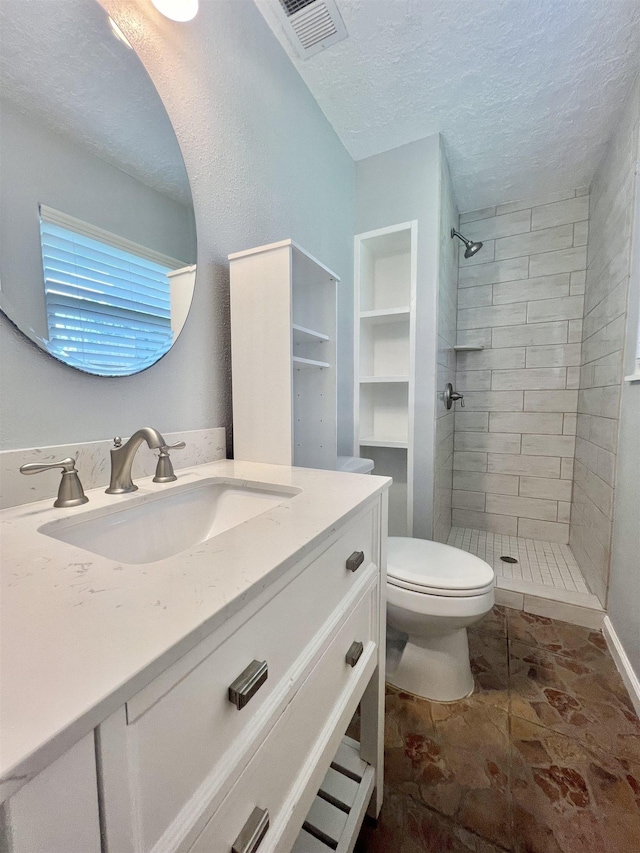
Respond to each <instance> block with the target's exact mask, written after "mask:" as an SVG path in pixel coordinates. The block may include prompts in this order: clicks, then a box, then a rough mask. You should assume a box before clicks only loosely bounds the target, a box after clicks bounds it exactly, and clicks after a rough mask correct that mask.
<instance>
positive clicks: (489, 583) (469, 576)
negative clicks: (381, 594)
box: [387, 536, 494, 598]
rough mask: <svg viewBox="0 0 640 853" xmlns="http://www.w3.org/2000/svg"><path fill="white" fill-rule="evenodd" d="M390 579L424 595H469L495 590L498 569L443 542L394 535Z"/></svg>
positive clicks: (388, 573) (390, 582) (390, 559)
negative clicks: (495, 572) (495, 571)
mask: <svg viewBox="0 0 640 853" xmlns="http://www.w3.org/2000/svg"><path fill="white" fill-rule="evenodd" d="M387 575H388V577H387V582H388V583H389V584H390V585H391V586H395V587H399V588H401V589H406V590H410V591H412V592H417V593H421V594H423V595H437V596H443V597H465V598H470V597H473V596H481V595H485V594H486V593H487V592H489V591H490V590H492V589H493V586H494V572H493V569H492V568H491V566H490V565H489V564H488V563H485V561H484V560H481V559H480V558H479V557H476V556H475V555H474V554H469V553H467V552H466V551H461V550H460V549H459V548H453V547H452V546H450V545H444V544H443V543H441V542H432V541H430V540H427V539H412V538H408V537H401V536H390V537H389V539H388V562H387Z"/></svg>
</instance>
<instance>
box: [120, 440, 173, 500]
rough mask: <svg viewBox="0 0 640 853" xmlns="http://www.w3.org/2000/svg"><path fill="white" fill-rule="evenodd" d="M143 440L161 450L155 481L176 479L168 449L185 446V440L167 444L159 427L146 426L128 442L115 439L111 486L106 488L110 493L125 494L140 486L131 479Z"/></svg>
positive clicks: (153, 448) (153, 447) (154, 448)
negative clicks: (124, 442)
mask: <svg viewBox="0 0 640 853" xmlns="http://www.w3.org/2000/svg"><path fill="white" fill-rule="evenodd" d="M143 441H146V443H147V445H148V446H149V447H150V448H151V449H152V450H159V451H160V456H159V458H158V467H157V469H156V476H155V477H154V478H153V481H154V483H169V482H172V481H173V480H175V479H176V475H175V474H174V473H173V467H172V465H171V460H170V459H169V453H168V451H169V450H179V449H181V448H183V447H184V446H185V443H184V441H179V442H178V443H177V444H173V445H167V443H166V441H165V440H164V438H163V437H162V435H161V434H160V433H159V432H158V430H157V429H153V427H144V428H143V429H139V430H138V431H137V432H134V434H133V435H132V436H131V438H130V439H129V441H127V442H126V444H123V443H122V439H121V438H120V437H119V436H116V437H115V438H114V439H113V444H114V446H113V449H112V450H111V482H110V483H109V488H108V489H105V491H106V493H107V494H108V495H123V494H126V493H127V492H135V491H136V489H137V488H138V487H137V486H136V485H135V484H134V482H133V480H132V479H131V468H132V466H133V460H134V458H135V455H136V453H137V452H138V448H139V447H140V445H141V444H142V442H143Z"/></svg>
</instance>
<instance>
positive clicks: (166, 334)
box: [40, 205, 183, 376]
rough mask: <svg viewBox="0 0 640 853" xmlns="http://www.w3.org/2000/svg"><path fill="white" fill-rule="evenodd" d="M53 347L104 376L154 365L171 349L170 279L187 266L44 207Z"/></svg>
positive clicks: (69, 361)
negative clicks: (182, 267)
mask: <svg viewBox="0 0 640 853" xmlns="http://www.w3.org/2000/svg"><path fill="white" fill-rule="evenodd" d="M40 237H41V244H42V263H43V268H44V287H45V305H46V313H47V324H48V329H49V343H48V349H49V352H51V354H52V355H54V356H56V357H57V358H59V359H60V360H61V361H64V362H66V363H67V364H70V365H72V366H73V367H78V368H80V369H81V370H86V371H88V372H90V373H94V374H99V375H103V376H126V375H129V374H131V373H137V372H139V371H140V370H144V369H145V367H149V366H150V365H151V364H153V363H154V362H155V361H157V360H158V358H160V357H161V356H162V355H164V354H165V352H167V350H168V349H170V347H171V344H172V343H173V332H172V329H171V294H170V285H169V279H168V278H167V273H168V272H170V271H171V270H173V269H177V268H179V267H181V266H183V263H182V262H181V261H174V260H173V259H171V258H166V257H164V256H162V255H159V254H158V253H156V252H153V251H152V250H148V249H145V248H144V247H143V246H138V245H136V244H135V243H132V242H130V241H128V240H125V239H123V238H120V237H118V236H117V235H114V234H110V233H109V232H107V231H103V230H102V229H98V228H95V227H94V226H92V225H89V224H88V223H86V222H82V221H81V220H77V219H74V218H73V217H70V216H67V215H66V214H63V213H60V212H58V211H55V210H52V209H51V208H46V207H45V206H44V205H41V206H40Z"/></svg>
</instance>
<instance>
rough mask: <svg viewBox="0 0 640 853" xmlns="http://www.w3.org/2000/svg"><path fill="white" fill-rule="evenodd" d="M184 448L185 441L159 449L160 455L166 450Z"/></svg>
mask: <svg viewBox="0 0 640 853" xmlns="http://www.w3.org/2000/svg"><path fill="white" fill-rule="evenodd" d="M186 446H187V443H186V442H185V441H176V443H175V444H164V445H163V446H162V447H161V448H160V453H162V452H163V451H166V450H184V449H185V447H186Z"/></svg>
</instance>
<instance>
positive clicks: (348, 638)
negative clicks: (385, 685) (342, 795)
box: [189, 584, 378, 853]
mask: <svg viewBox="0 0 640 853" xmlns="http://www.w3.org/2000/svg"><path fill="white" fill-rule="evenodd" d="M377 606H378V597H377V584H374V585H372V586H371V585H370V586H369V588H368V590H367V592H366V593H365V594H364V596H363V597H362V598H361V600H360V602H359V603H358V604H357V606H356V607H355V609H354V610H353V611H352V613H351V614H350V616H349V617H348V619H347V621H346V622H345V623H344V624H343V625H342V627H341V628H340V629H339V631H338V633H337V634H336V635H335V637H334V639H333V641H332V643H331V645H330V646H329V648H328V649H327V650H326V652H325V653H324V655H323V656H322V658H321V659H320V661H319V662H318V664H317V665H316V667H315V668H314V669H313V671H312V672H311V674H310V675H309V677H308V678H307V679H306V681H305V682H304V684H303V685H302V687H301V688H300V690H299V692H298V693H297V695H296V697H295V699H294V700H293V702H291V703H290V705H289V706H288V707H287V709H286V710H285V711H284V713H283V714H282V716H281V717H280V718H279V720H278V722H277V723H276V725H275V726H274V727H273V729H272V730H271V732H270V734H269V736H268V737H267V739H266V740H265V742H264V743H263V744H262V746H261V747H260V749H259V750H258V752H257V753H256V754H255V756H254V758H253V759H252V761H251V762H250V763H249V765H248V766H247V767H246V769H245V771H244V773H243V774H242V776H241V777H240V778H239V780H238V781H237V783H236V784H235V786H234V787H233V788H232V790H231V791H230V792H229V794H228V795H227V797H226V798H225V800H224V801H223V803H222V804H221V806H220V808H219V809H218V810H217V811H216V813H215V814H214V815H213V817H212V818H211V820H210V821H209V823H208V824H207V825H206V826H205V828H204V830H203V831H202V833H201V835H200V836H199V837H198V839H197V840H196V842H195V844H194V845H193V847H192V848H191V849H190V851H189V853H231V849H232V846H233V844H234V842H235V841H236V839H237V838H238V835H239V834H240V832H241V831H242V829H243V827H244V826H245V824H246V823H247V821H248V820H249V818H250V816H251V815H252V813H253V811H254V809H256V808H257V809H259V810H261V811H264V810H265V809H266V810H267V811H268V813H269V829H268V830H267V833H266V835H265V836H264V839H263V840H262V842H261V843H260V845H259V847H258V848H257V849H258V851H259V853H272V851H275V850H278V851H280V850H285V849H287V850H288V849H289V848H290V847H291V845H293V842H294V840H295V838H296V836H297V834H298V832H299V830H300V827H301V825H302V822H303V821H304V819H305V817H306V815H307V812H308V810H309V807H310V806H311V803H312V802H313V800H314V798H315V795H316V793H317V790H318V786H319V784H320V782H321V781H322V779H323V778H324V774H325V773H326V771H327V769H328V765H329V762H330V761H331V759H332V757H333V756H334V754H335V751H336V748H337V744H338V743H339V741H340V738H341V736H342V729H340V728H339V722H340V718H341V717H342V719H343V722H344V728H346V726H347V725H348V722H349V719H350V718H351V715H352V714H353V712H354V711H355V708H356V706H357V703H358V701H359V699H360V696H361V694H362V691H363V690H364V688H365V686H366V684H367V683H368V681H369V679H370V678H371V675H372V673H373V671H374V669H375V666H376V664H377V654H376V642H375V641H376V636H377V623H378V613H377ZM354 643H362V652H361V654H360V656H359V658H358V660H357V662H355V663H354V664H353V665H351V664H350V663H348V662H347V660H346V658H347V656H348V653H349V651H350V649H351V648H352V646H353V644H354ZM336 726H338V731H337V732H336V731H335V728H336ZM316 777H317V779H316ZM283 833H286V838H284V839H283V837H282V836H283ZM287 842H288V843H287Z"/></svg>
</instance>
